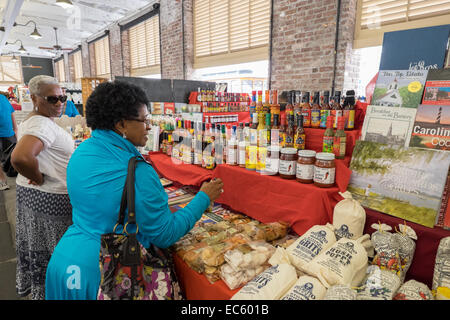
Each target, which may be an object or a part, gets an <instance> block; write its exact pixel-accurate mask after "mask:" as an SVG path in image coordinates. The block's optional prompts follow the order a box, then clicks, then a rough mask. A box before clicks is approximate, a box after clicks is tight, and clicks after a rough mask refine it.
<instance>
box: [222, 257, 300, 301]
mask: <svg viewBox="0 0 450 320" xmlns="http://www.w3.org/2000/svg"><path fill="white" fill-rule="evenodd" d="M296 281H297V275H296V273H295V268H294V267H293V266H291V265H290V264H286V263H282V264H277V265H275V266H272V267H270V268H268V269H266V270H265V271H264V272H262V273H260V274H259V275H257V276H256V277H255V278H253V279H252V280H251V281H249V282H248V283H247V284H246V285H245V286H243V287H242V288H241V289H240V290H239V291H238V292H236V294H235V295H234V296H233V297H232V298H231V300H278V299H280V298H281V297H282V296H283V295H284V294H285V293H286V292H287V291H288V290H289V288H291V287H292V286H293V285H294V283H295V282H296Z"/></svg>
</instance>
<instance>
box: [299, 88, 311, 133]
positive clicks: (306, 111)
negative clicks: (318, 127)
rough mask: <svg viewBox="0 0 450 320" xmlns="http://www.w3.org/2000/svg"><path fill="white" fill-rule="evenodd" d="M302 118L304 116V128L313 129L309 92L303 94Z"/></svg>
mask: <svg viewBox="0 0 450 320" xmlns="http://www.w3.org/2000/svg"><path fill="white" fill-rule="evenodd" d="M301 107H302V116H303V127H305V128H309V127H311V105H310V104H309V92H305V93H304V94H303V100H302V105H301Z"/></svg>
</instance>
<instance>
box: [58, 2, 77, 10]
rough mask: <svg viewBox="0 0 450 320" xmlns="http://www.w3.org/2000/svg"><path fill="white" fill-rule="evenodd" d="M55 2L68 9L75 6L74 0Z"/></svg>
mask: <svg viewBox="0 0 450 320" xmlns="http://www.w3.org/2000/svg"><path fill="white" fill-rule="evenodd" d="M55 4H56V5H58V6H60V7H62V8H64V9H67V8H70V7H72V6H73V3H72V1H70V0H56V2H55Z"/></svg>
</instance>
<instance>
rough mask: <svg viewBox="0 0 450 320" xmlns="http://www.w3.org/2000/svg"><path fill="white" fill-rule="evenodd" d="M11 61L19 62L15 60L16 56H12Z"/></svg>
mask: <svg viewBox="0 0 450 320" xmlns="http://www.w3.org/2000/svg"><path fill="white" fill-rule="evenodd" d="M11 61H12V62H17V61H19V59H17V58H16V56H15V55H14V54H13V57H12V59H11Z"/></svg>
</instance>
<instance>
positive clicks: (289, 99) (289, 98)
mask: <svg viewBox="0 0 450 320" xmlns="http://www.w3.org/2000/svg"><path fill="white" fill-rule="evenodd" d="M285 110H286V113H285V114H286V115H290V114H294V106H293V91H288V95H287V104H286V107H285Z"/></svg>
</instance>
